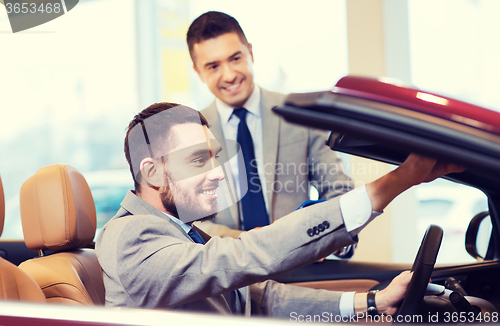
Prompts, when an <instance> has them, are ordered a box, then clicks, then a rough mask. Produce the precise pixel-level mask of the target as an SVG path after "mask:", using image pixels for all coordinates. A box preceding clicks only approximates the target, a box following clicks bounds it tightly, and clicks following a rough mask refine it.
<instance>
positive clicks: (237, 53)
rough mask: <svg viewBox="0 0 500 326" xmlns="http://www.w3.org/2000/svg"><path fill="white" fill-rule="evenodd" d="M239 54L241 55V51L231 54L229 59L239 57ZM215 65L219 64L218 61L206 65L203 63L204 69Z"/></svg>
mask: <svg viewBox="0 0 500 326" xmlns="http://www.w3.org/2000/svg"><path fill="white" fill-rule="evenodd" d="M240 54H241V51H236V52H235V53H233V54H232V55H230V56H229V59H233V58H234V57H235V56H237V55H240ZM217 63H219V60H217V61H211V62H207V63H205V65H204V67H209V66H211V65H215V64H217Z"/></svg>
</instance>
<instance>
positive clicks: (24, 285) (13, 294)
mask: <svg viewBox="0 0 500 326" xmlns="http://www.w3.org/2000/svg"><path fill="white" fill-rule="evenodd" d="M4 219H5V197H4V193H3V186H2V179H1V178H0V235H1V234H2V231H3V222H4ZM0 280H2V281H1V282H0V297H1V298H2V300H20V301H33V302H38V303H42V302H45V296H44V295H43V292H42V291H41V289H40V287H39V286H38V284H37V283H36V282H35V281H33V279H32V278H31V277H29V276H28V274H26V273H25V272H24V271H23V270H21V269H20V268H19V267H17V266H16V265H14V264H12V263H11V262H9V261H7V260H5V259H4V258H0Z"/></svg>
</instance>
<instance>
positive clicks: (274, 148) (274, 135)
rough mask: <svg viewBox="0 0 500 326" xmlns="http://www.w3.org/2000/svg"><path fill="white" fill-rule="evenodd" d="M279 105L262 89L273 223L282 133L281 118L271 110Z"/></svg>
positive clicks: (268, 181) (265, 162)
mask: <svg viewBox="0 0 500 326" xmlns="http://www.w3.org/2000/svg"><path fill="white" fill-rule="evenodd" d="M275 105H277V103H276V99H274V98H273V96H272V93H270V92H268V91H266V90H264V89H262V88H261V109H262V130H263V132H262V139H263V145H264V146H263V147H264V166H265V167H271V169H270V168H266V171H265V172H266V173H265V175H266V188H267V198H268V203H269V214H270V218H271V222H273V221H274V216H273V215H274V214H273V211H274V209H273V195H274V191H273V189H272V188H273V184H274V178H275V174H274V170H275V168H276V162H277V159H278V145H279V133H280V118H279V117H278V115H276V114H274V113H273V112H272V111H271V109H272V108H273V107H274V106H275Z"/></svg>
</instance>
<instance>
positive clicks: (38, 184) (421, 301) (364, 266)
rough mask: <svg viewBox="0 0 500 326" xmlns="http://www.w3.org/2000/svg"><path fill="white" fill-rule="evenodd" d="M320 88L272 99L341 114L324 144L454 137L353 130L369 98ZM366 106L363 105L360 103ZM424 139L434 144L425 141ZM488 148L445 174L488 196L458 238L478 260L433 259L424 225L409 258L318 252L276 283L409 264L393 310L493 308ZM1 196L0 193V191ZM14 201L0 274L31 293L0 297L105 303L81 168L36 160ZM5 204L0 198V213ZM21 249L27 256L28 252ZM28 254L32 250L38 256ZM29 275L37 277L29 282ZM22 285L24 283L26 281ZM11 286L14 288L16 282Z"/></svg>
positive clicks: (378, 153)
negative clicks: (15, 220)
mask: <svg viewBox="0 0 500 326" xmlns="http://www.w3.org/2000/svg"><path fill="white" fill-rule="evenodd" d="M325 94H326V93H324V94H320V93H314V94H303V95H297V94H295V95H293V94H292V95H290V96H289V97H288V98H287V101H286V102H285V105H284V106H283V107H277V108H275V109H274V111H275V112H276V113H277V114H280V115H282V116H283V117H285V119H289V120H290V121H292V122H298V123H301V124H306V125H311V126H316V127H317V126H320V127H322V128H323V129H327V130H333V129H338V128H337V127H339V126H340V125H339V121H341V123H342V126H343V128H345V129H346V130H341V132H340V133H332V135H331V137H330V139H329V140H328V141H327V144H328V145H329V146H330V147H331V148H332V150H336V151H341V152H345V153H348V154H354V155H357V156H362V157H368V158H372V159H376V160H378V161H383V162H389V163H393V164H400V163H401V162H402V161H404V159H405V157H406V156H407V155H408V153H409V152H410V151H413V150H417V151H418V150H422V149H424V148H425V149H426V150H425V151H424V154H428V155H433V156H438V157H439V156H440V155H443V154H442V153H441V154H440V152H439V151H440V148H441V147H440V146H441V145H443V144H444V143H454V141H455V140H456V139H454V138H453V135H454V134H449V135H448V136H449V137H441V138H439V137H437V138H434V140H433V142H429V141H428V136H429V135H430V133H425V132H420V133H418V135H419V137H415V138H414V140H415V141H414V142H412V143H411V144H412V145H411V146H408V145H406V146H401V144H400V143H398V141H401V139H403V138H405V137H407V136H408V134H410V133H411V132H412V131H413V130H412V129H411V128H407V129H404V130H397V132H398V133H399V134H398V136H397V137H396V136H395V135H394V134H391V132H393V130H392V129H390V128H387V129H384V128H382V127H383V126H382V124H380V125H378V126H377V127H378V128H370V127H374V126H375V125H377V123H378V122H379V121H378V120H377V119H370V118H369V117H368V118H367V119H365V121H364V123H365V125H364V126H363V127H366V128H362V129H363V132H357V131H358V130H359V129H360V127H359V115H357V114H353V112H354V113H356V110H357V111H363V110H360V109H362V108H363V105H367V104H366V103H367V102H366V101H365V102H363V103H356V106H353V107H354V108H355V110H353V111H352V112H348V113H347V114H346V113H345V112H343V111H342V110H343V109H345V108H346V107H347V106H345V107H344V106H343V105H345V103H347V102H350V105H352V104H353V101H350V100H346V99H345V97H342V96H337V97H334V98H331V94H329V93H328V94H326V95H325ZM318 101H319V104H318ZM329 106H330V109H331V107H333V108H334V109H336V110H329ZM377 108H380V107H375V108H374V110H373V111H371V112H372V113H373V114H376V113H377V112H378V111H377ZM332 112H333V113H332ZM339 112H340V114H339V116H340V117H341V118H342V119H341V120H337V119H336V118H337V116H335V114H336V113H339ZM364 112H365V113H366V110H365V111H364ZM397 118H398V117H395V119H397ZM356 124H358V125H356ZM431 124H432V122H429V124H428V125H427V127H429V126H430V125H431ZM342 126H341V127H342ZM420 127H421V126H420ZM349 128H350V129H349ZM429 129H432V128H429ZM343 131H345V133H343ZM366 139H369V140H366ZM429 143H432V144H434V145H435V147H432V146H431V147H429V146H426V144H429ZM381 144H383V145H381ZM412 146H413V147H412ZM474 150H477V148H474V147H473V146H465V147H461V146H455V147H453V150H452V151H449V152H448V153H446V155H447V157H450V155H452V157H453V158H454V159H456V160H458V161H460V160H461V159H463V160H465V161H464V163H467V162H469V161H470V160H469V157H470V155H471V154H470V153H471V151H474ZM479 151H480V152H481V153H483V154H484V153H486V152H485V151H484V148H479ZM492 155H496V153H491V152H490V155H489V156H488V155H486V156H485V157H484V158H483V159H479V160H475V161H474V165H472V166H471V168H470V169H469V170H468V171H467V172H465V173H462V174H456V175H450V176H447V177H446V178H448V179H450V180H452V181H455V182H458V183H462V184H467V185H470V186H472V187H475V188H478V189H480V190H482V191H483V192H484V193H485V194H486V195H487V197H488V204H489V212H482V213H480V214H478V215H477V216H476V217H474V218H473V217H472V216H471V219H472V220H471V222H470V225H469V228H468V229H467V235H466V239H465V241H466V243H465V245H466V247H467V252H469V254H471V256H472V257H473V258H474V259H476V260H477V262H476V263H471V264H452V265H443V266H437V267H434V264H435V262H436V257H437V255H438V252H439V247H440V244H441V239H442V237H443V230H442V229H441V228H440V227H437V226H433V225H431V226H430V227H429V228H428V229H427V232H426V234H425V236H424V238H423V240H422V244H421V246H420V249H419V251H418V253H417V256H416V258H415V260H414V263H413V265H411V264H400V263H377V262H362V261H352V260H342V259H341V260H325V261H324V262H323V263H314V264H310V265H307V266H304V267H302V268H298V269H296V270H293V271H289V272H287V273H284V274H281V275H279V276H277V277H275V279H276V280H277V281H280V282H283V283H290V284H294V285H298V286H306V287H312V288H318V289H327V290H339V291H359V292H363V291H368V290H370V289H382V288H384V287H385V286H387V284H388V283H389V282H390V280H392V278H394V277H395V276H397V275H398V274H399V273H400V272H401V271H404V270H410V269H411V270H413V271H414V273H415V274H414V277H413V279H412V283H411V284H410V286H409V290H408V294H407V296H406V298H405V300H404V301H403V303H402V305H401V308H400V310H399V312H398V314H401V315H412V314H415V313H416V312H419V311H420V312H421V311H426V312H427V313H429V314H431V313H434V312H438V311H439V312H443V311H448V312H451V311H458V312H466V313H469V312H472V313H479V312H480V313H481V314H483V315H484V314H491V313H493V312H496V313H497V314H498V308H499V307H500V291H498V288H499V287H500V284H499V282H498V273H499V272H500V262H499V260H498V258H499V255H500V251H499V249H498V246H499V245H500V244H499V243H498V240H497V239H498V234H497V233H498V225H497V220H498V207H500V196H499V195H498V193H497V189H498V184H499V183H500V182H499V181H498V180H497V179H495V178H489V176H490V175H491V172H492V171H496V167H495V166H494V165H492V162H495V160H494V159H493V158H492ZM0 190H1V188H0ZM1 197H2V198H3V193H2V196H1ZM20 204H21V205H20V209H21V219H22V226H23V233H24V241H21V242H18V241H17V242H16V241H8V240H1V241H0V250H3V251H4V252H5V256H6V257H7V258H8V259H9V260H10V261H11V262H12V263H9V262H7V261H6V260H0V264H1V270H0V272H1V273H2V275H3V274H4V273H5V274H7V273H9V274H8V275H17V274H19V275H23V276H19V277H22V278H23V279H24V281H23V282H21V283H22V284H23V285H22V288H23V289H24V290H23V291H25V292H26V293H29V295H28V296H25V295H23V296H21V295H20V294H19V295H18V296H17V297H16V296H15V295H14V296H9V295H8V294H3V298H4V299H10V298H13V299H20V300H29V298H30V297H33V298H38V300H40V293H42V294H43V295H44V297H45V299H44V298H43V297H42V299H43V300H42V301H46V302H50V303H61V304H81V305H104V285H103V280H102V272H101V269H100V267H99V264H98V262H97V259H96V255H95V251H94V249H93V239H94V237H95V232H96V211H95V205H94V200H93V198H92V193H91V191H90V188H89V186H88V184H87V182H86V180H85V178H84V177H83V175H82V174H81V173H80V172H79V171H78V170H76V169H75V168H73V167H71V166H69V165H66V164H53V165H49V166H45V167H42V168H40V169H39V170H37V172H36V173H35V174H34V175H33V176H31V177H29V178H28V179H27V180H26V181H25V182H24V184H23V185H22V187H21V193H20ZM3 207H4V202H3V199H2V203H1V205H0V208H1V209H2V215H1V216H0V217H1V219H2V221H3V218H4V213H3V211H4V209H3ZM486 218H489V219H490V220H491V223H492V231H491V233H490V240H489V245H488V250H487V252H486V254H484V255H481V254H479V253H478V250H477V246H476V240H477V237H478V232H479V225H480V223H481V221H483V220H484V219H486ZM2 225H3V223H2ZM13 246H14V247H13ZM23 246H25V248H24V247H23ZM27 252H32V253H33V254H32V255H31V256H30V254H27ZM34 252H37V253H38V256H36V254H34ZM15 265H19V267H17V266H15ZM4 266H6V267H4ZM14 273H16V274H14ZM27 275H29V276H27ZM12 278H15V279H17V278H18V276H15V277H14V276H6V279H12ZM429 279H431V280H432V284H431V285H428V280H429ZM32 280H34V281H35V282H36V283H33V282H31V281H32ZM15 284H20V283H19V280H18V283H14V282H13V283H12V284H11V283H10V282H9V286H10V287H12V286H15ZM28 284H30V288H27V286H28ZM36 284H38V285H36ZM33 285H36V286H35V287H33ZM1 286H4V288H1V289H0V290H1V291H2V293H8V292H9V291H10V290H9V288H7V287H5V285H3V284H2V285H1ZM25 286H26V289H25ZM18 287H20V285H18ZM16 291H17V292H19V293H21V292H20V290H16ZM40 291H43V292H40ZM441 316H444V315H441ZM439 321H443V320H439Z"/></svg>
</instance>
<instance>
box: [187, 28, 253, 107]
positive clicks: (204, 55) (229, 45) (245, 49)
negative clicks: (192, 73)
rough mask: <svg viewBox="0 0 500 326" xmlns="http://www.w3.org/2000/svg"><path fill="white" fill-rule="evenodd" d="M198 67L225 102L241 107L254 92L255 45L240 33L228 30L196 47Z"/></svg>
mask: <svg viewBox="0 0 500 326" xmlns="http://www.w3.org/2000/svg"><path fill="white" fill-rule="evenodd" d="M193 60H194V69H195V70H196V72H197V73H198V76H200V79H201V80H202V81H203V82H204V83H205V84H207V86H208V88H209V89H210V91H211V92H212V93H213V94H214V95H215V96H216V97H217V98H219V99H220V100H221V101H223V102H224V103H226V104H229V105H231V106H235V107H241V106H242V105H243V104H244V103H245V101H246V100H247V99H248V97H249V96H250V95H251V94H252V91H253V87H254V83H253V68H252V65H253V53H252V46H251V44H249V45H248V46H247V45H245V44H243V43H242V42H241V41H240V38H239V37H238V34H236V33H226V34H223V35H221V36H219V37H216V38H212V39H209V40H206V41H203V42H200V43H196V44H195V45H194V47H193Z"/></svg>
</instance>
